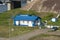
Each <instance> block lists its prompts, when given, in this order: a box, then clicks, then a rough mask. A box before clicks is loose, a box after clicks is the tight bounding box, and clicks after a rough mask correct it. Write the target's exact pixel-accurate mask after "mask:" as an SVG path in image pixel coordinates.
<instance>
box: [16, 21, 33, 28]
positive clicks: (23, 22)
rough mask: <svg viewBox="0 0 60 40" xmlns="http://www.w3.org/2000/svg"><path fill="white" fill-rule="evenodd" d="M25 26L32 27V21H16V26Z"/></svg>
mask: <svg viewBox="0 0 60 40" xmlns="http://www.w3.org/2000/svg"><path fill="white" fill-rule="evenodd" d="M19 24H20V25H27V26H29V27H32V26H33V22H32V21H16V25H19Z"/></svg>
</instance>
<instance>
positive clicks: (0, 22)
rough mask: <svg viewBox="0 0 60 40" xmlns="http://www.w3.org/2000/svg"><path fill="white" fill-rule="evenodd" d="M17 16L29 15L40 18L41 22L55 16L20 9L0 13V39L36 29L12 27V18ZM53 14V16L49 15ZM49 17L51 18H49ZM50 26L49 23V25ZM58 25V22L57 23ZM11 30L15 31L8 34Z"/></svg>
mask: <svg viewBox="0 0 60 40" xmlns="http://www.w3.org/2000/svg"><path fill="white" fill-rule="evenodd" d="M18 14H30V15H36V16H39V17H41V18H42V20H43V21H44V20H49V19H50V18H51V17H52V16H53V17H55V16H56V14H53V13H49V12H40V13H38V12H35V11H32V10H29V11H25V10H20V9H14V10H10V11H7V12H3V13H0V37H9V36H10V37H13V36H16V35H21V34H24V33H26V32H29V31H32V30H34V29H36V28H28V27H27V28H25V27H20V26H19V27H17V26H14V25H13V18H14V17H15V16H16V15H18ZM51 14H53V15H51ZM50 16H51V17H50ZM57 23H58V22H57ZM49 24H50V23H49ZM59 25H60V22H59ZM11 28H14V29H15V31H13V32H11V31H10V32H9V30H10V29H11Z"/></svg>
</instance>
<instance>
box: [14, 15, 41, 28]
mask: <svg viewBox="0 0 60 40" xmlns="http://www.w3.org/2000/svg"><path fill="white" fill-rule="evenodd" d="M40 24H41V18H39V17H38V16H30V15H17V16H16V17H15V18H14V25H16V26H29V27H34V26H40Z"/></svg>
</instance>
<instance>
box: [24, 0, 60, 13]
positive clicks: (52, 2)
mask: <svg viewBox="0 0 60 40" xmlns="http://www.w3.org/2000/svg"><path fill="white" fill-rule="evenodd" d="M32 4H33V2H32V3H31V5H30V6H31V7H30V6H27V7H28V9H29V8H30V10H34V11H38V12H55V13H56V12H60V0H37V1H36V2H35V3H34V4H33V5H32ZM24 8H25V7H24ZM26 10H27V9H26Z"/></svg>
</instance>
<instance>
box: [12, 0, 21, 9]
mask: <svg viewBox="0 0 60 40" xmlns="http://www.w3.org/2000/svg"><path fill="white" fill-rule="evenodd" d="M12 7H13V9H15V8H20V7H21V1H12Z"/></svg>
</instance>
